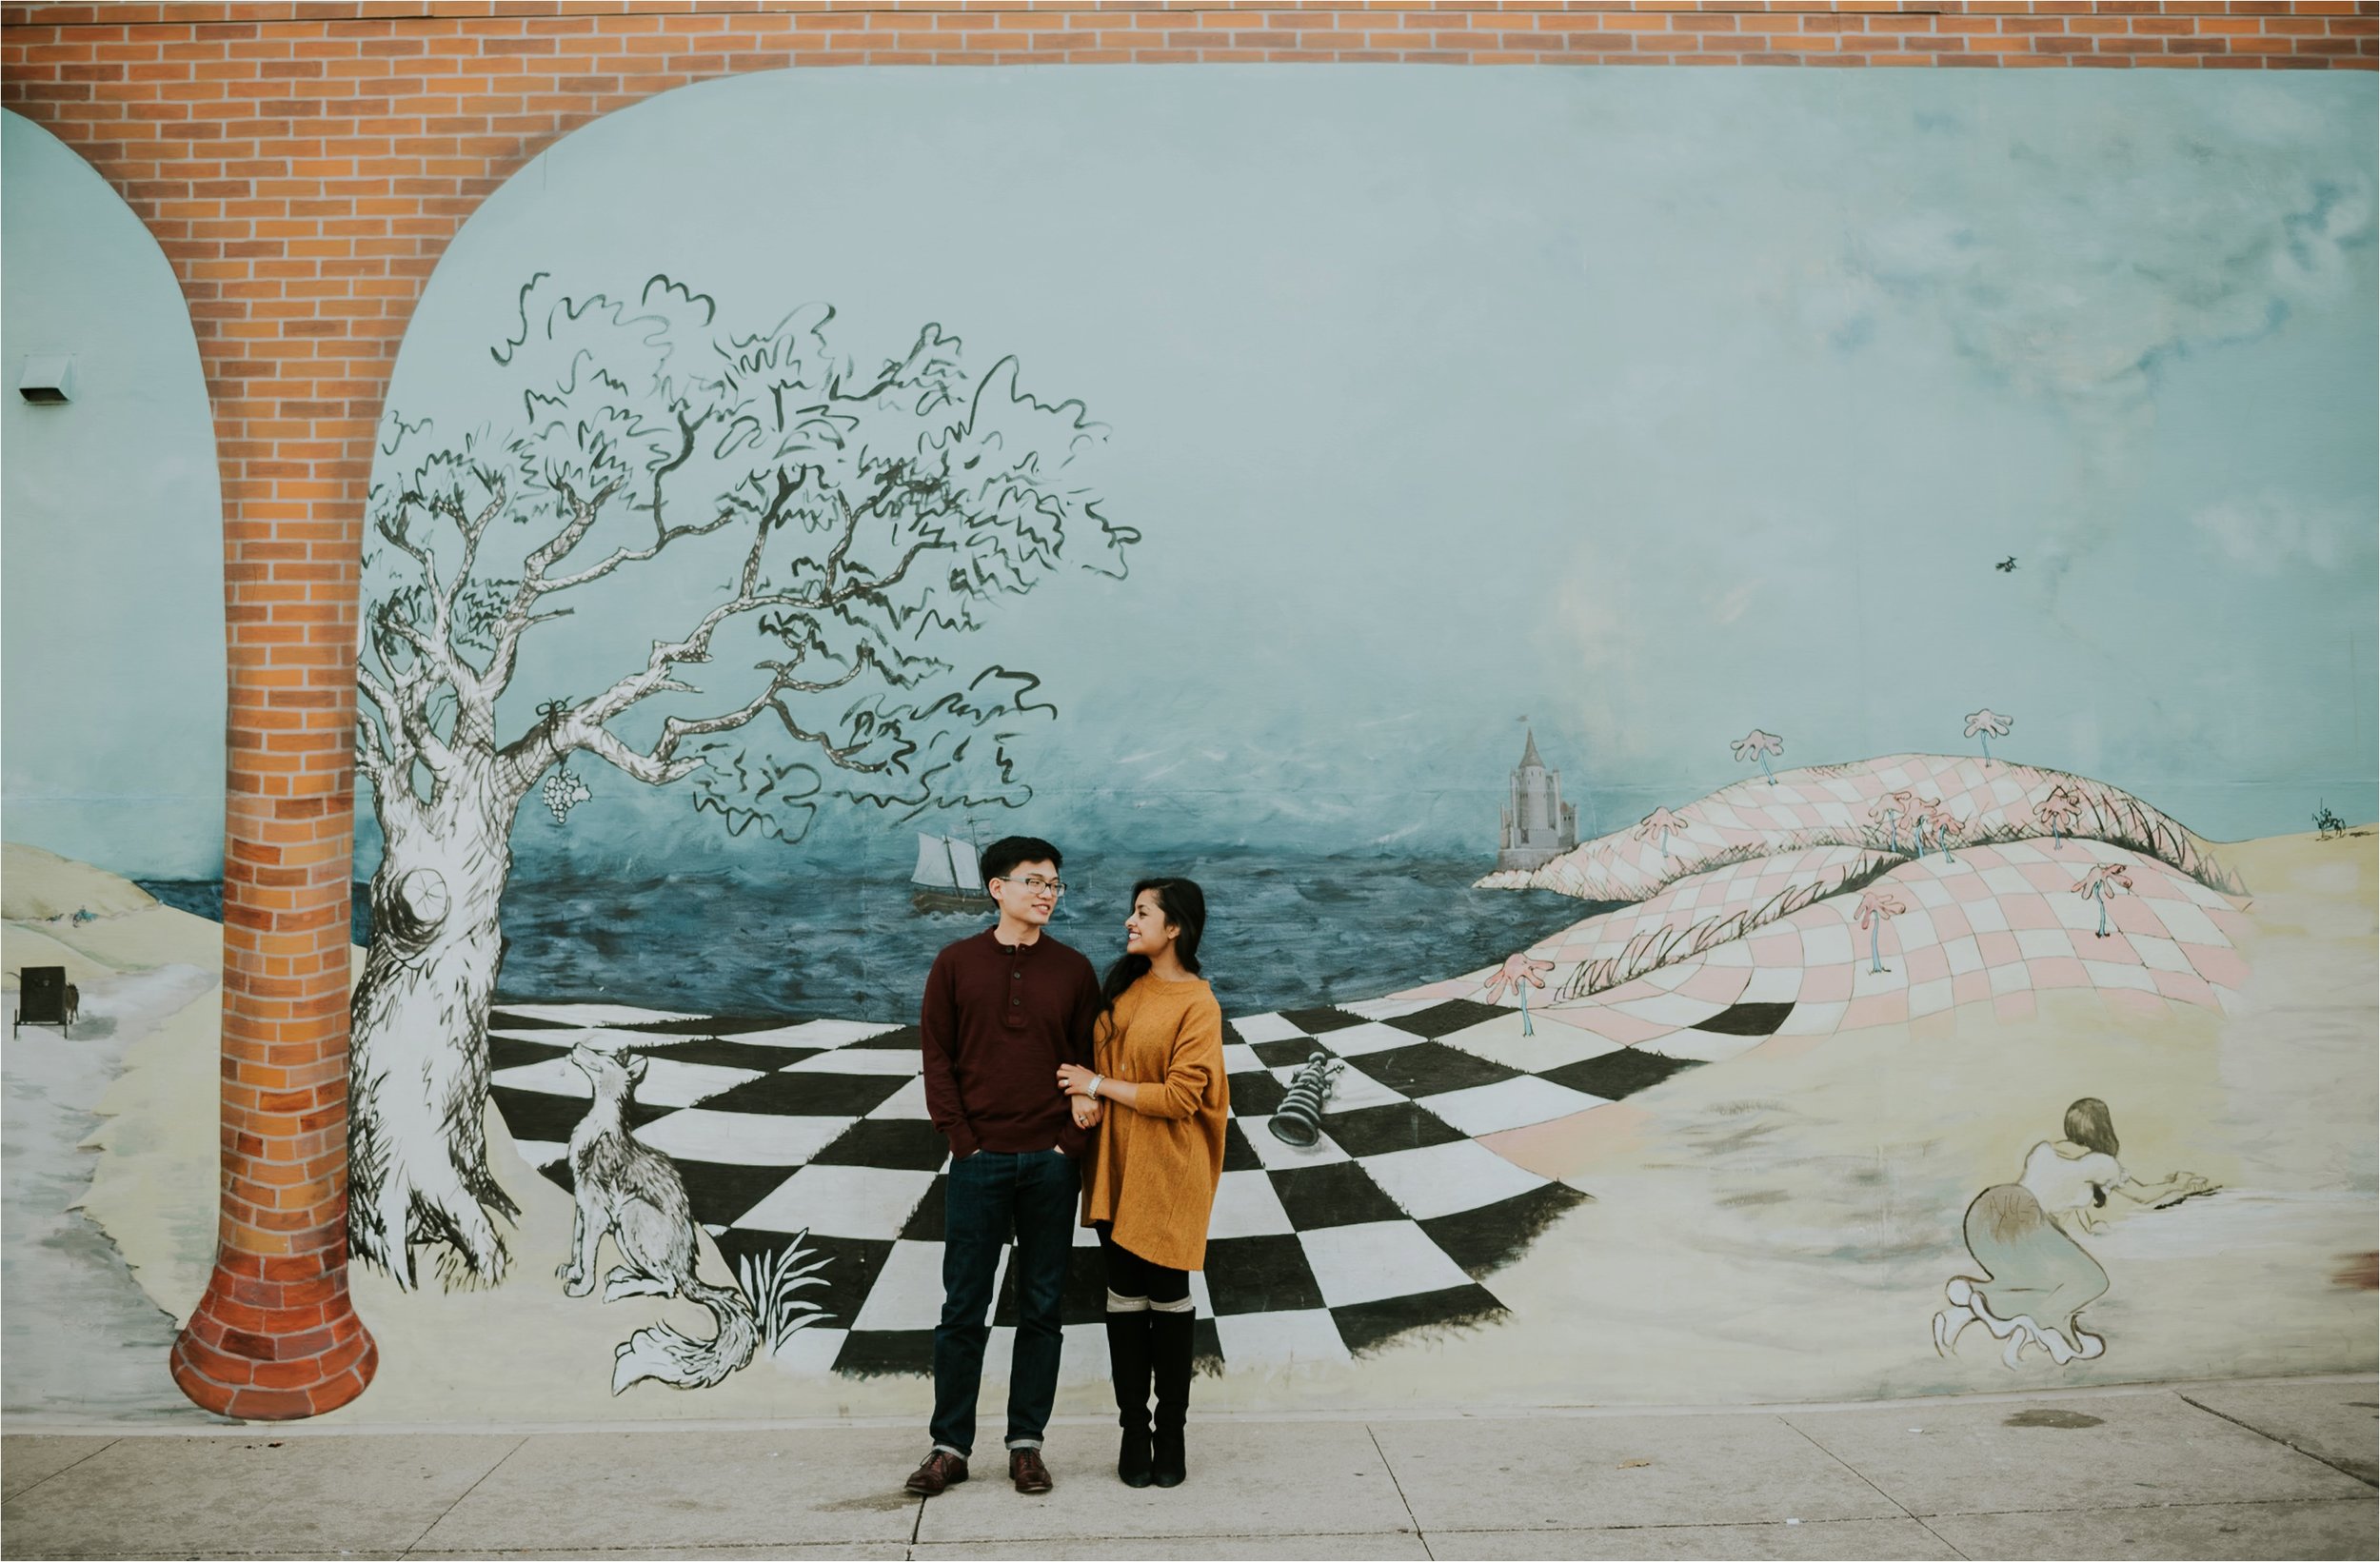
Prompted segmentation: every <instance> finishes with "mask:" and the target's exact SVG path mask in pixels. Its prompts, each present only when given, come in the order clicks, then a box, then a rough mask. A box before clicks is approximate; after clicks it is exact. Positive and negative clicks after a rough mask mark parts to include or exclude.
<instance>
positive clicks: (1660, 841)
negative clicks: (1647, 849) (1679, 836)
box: [1636, 808, 1686, 857]
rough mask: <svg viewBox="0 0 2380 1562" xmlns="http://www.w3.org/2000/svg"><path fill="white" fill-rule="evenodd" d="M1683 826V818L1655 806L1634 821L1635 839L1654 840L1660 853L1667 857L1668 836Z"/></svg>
mask: <svg viewBox="0 0 2380 1562" xmlns="http://www.w3.org/2000/svg"><path fill="white" fill-rule="evenodd" d="M1685 827H1686V821H1685V820H1684V819H1682V818H1680V817H1679V816H1678V815H1676V814H1674V813H1672V812H1670V811H1669V810H1668V809H1667V808H1656V809H1654V810H1653V812H1651V813H1649V814H1647V815H1645V816H1644V818H1642V819H1641V820H1638V821H1636V839H1637V840H1649V841H1652V842H1654V843H1655V844H1656V845H1657V846H1658V847H1659V848H1660V852H1661V855H1662V856H1663V857H1667V856H1668V855H1669V838H1670V837H1671V836H1672V835H1674V834H1676V832H1678V831H1680V830H1683V829H1684V828H1685Z"/></svg>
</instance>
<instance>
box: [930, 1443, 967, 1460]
mask: <svg viewBox="0 0 2380 1562" xmlns="http://www.w3.org/2000/svg"><path fill="white" fill-rule="evenodd" d="M934 1452H935V1453H947V1454H949V1455H950V1456H951V1457H952V1458H954V1459H963V1458H965V1457H966V1456H967V1451H966V1450H965V1449H963V1448H953V1447H951V1446H950V1445H949V1444H948V1443H936V1444H935V1445H934Z"/></svg>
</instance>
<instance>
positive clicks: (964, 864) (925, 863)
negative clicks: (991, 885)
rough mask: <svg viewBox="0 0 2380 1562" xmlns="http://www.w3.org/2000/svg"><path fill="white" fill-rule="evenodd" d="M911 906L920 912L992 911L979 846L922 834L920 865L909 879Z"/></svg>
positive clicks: (955, 838) (919, 833) (919, 847)
mask: <svg viewBox="0 0 2380 1562" xmlns="http://www.w3.org/2000/svg"><path fill="white" fill-rule="evenodd" d="M909 884H910V888H911V894H910V897H909V903H910V904H911V905H913V906H915V907H916V908H917V909H918V910H920V911H989V910H991V909H992V897H991V893H990V891H988V890H986V889H985V888H984V887H983V870H982V866H981V865H980V864H979V863H978V862H977V861H976V857H975V843H974V842H973V841H969V840H959V839H958V838H957V837H955V836H946V835H928V834H926V833H925V832H924V831H922V830H921V831H919V832H918V865H917V867H916V868H915V869H914V870H913V871H912V872H911V873H910V875H909Z"/></svg>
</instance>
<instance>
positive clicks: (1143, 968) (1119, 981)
mask: <svg viewBox="0 0 2380 1562" xmlns="http://www.w3.org/2000/svg"><path fill="white" fill-rule="evenodd" d="M1142 890H1155V891H1156V892H1157V909H1158V910H1159V911H1160V912H1161V913H1163V915H1164V918H1165V920H1166V922H1167V924H1168V925H1170V926H1172V927H1173V928H1174V929H1176V932H1175V934H1174V959H1178V960H1180V961H1181V968H1182V969H1183V970H1185V971H1187V972H1189V973H1190V974H1191V975H1192V976H1197V975H1198V974H1199V936H1200V934H1202V933H1204V932H1205V931H1206V892H1205V891H1204V890H1202V889H1200V888H1199V886H1198V885H1196V884H1194V883H1192V882H1191V881H1190V880H1187V879H1143V880H1140V882H1139V883H1137V884H1135V885H1133V886H1132V903H1133V904H1135V905H1139V904H1140V892H1141V891H1142ZM1148 970H1149V958H1148V957H1147V956H1146V955H1126V956H1124V957H1123V958H1122V959H1120V960H1118V961H1117V962H1116V963H1115V964H1113V965H1111V966H1109V967H1108V968H1107V979H1105V980H1104V981H1101V983H1100V1008H1101V1012H1102V1013H1104V1012H1105V1011H1107V1010H1111V1009H1113V1008H1115V1006H1116V1000H1117V999H1118V998H1121V997H1123V996H1124V989H1125V988H1127V987H1129V986H1131V985H1132V984H1133V983H1134V982H1136V981H1139V980H1140V979H1141V978H1142V977H1144V976H1146V975H1148Z"/></svg>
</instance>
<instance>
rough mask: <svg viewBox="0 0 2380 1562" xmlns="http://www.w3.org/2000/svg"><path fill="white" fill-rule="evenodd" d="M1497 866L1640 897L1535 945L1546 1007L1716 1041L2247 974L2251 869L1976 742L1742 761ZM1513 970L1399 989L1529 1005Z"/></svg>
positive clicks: (1528, 879)
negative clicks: (1762, 772) (2246, 878)
mask: <svg viewBox="0 0 2380 1562" xmlns="http://www.w3.org/2000/svg"><path fill="white" fill-rule="evenodd" d="M1920 832H1922V834H1921V833H1920ZM1481 882H1482V883H1483V885H1486V886H1489V887H1497V886H1506V885H1509V886H1510V887H1515V888H1517V887H1523V886H1526V887H1532V888H1541V889H1553V890H1557V891H1560V892H1562V893H1566V894H1570V895H1575V896H1577V897H1579V898H1581V899H1592V900H1631V901H1633V902H1634V903H1632V904H1629V905H1625V906H1622V907H1619V908H1618V909H1616V910H1613V911H1608V912H1604V913H1601V914H1599V915H1597V916H1594V917H1590V918H1587V919H1584V920H1582V921H1580V922H1578V923H1577V924H1576V925H1574V926H1572V927H1569V928H1567V929H1565V930H1563V931H1562V932H1560V933H1558V934H1557V935H1555V936H1554V937H1552V938H1550V939H1545V940H1543V941H1541V942H1539V943H1537V944H1536V945H1534V946H1532V947H1531V948H1529V949H1528V950H1526V951H1524V952H1523V953H1525V954H1526V955H1527V956H1528V957H1529V958H1530V959H1534V960H1539V961H1546V962H1550V964H1551V969H1550V970H1547V971H1546V972H1545V975H1546V981H1547V991H1546V992H1544V993H1541V994H1539V995H1537V998H1536V1000H1535V1002H1534V1003H1533V1004H1532V1006H1531V1007H1532V1012H1533V1013H1534V1014H1535V1015H1536V1016H1537V1018H1541V1019H1545V1020H1550V1021H1555V1022H1557V1024H1559V1025H1562V1026H1567V1027H1570V1028H1571V1030H1572V1031H1574V1032H1578V1033H1584V1035H1582V1036H1580V1037H1579V1038H1578V1042H1577V1044H1579V1045H1586V1046H1590V1047H1594V1048H1604V1047H1611V1046H1621V1047H1646V1046H1657V1047H1658V1048H1659V1049H1660V1050H1662V1051H1663V1052H1664V1053H1666V1054H1668V1055H1671V1056H1676V1057H1679V1058H1695V1059H1696V1060H1699V1061H1704V1062H1713V1061H1717V1060H1718V1059H1719V1058H1724V1057H1731V1056H1734V1055H1735V1054H1736V1053H1739V1052H1741V1051H1743V1050H1745V1049H1747V1048H1749V1047H1751V1046H1754V1045H1756V1044H1758V1042H1759V1041H1760V1040H1761V1039H1762V1038H1764V1037H1765V1036H1767V1035H1769V1034H1786V1035H1795V1034H1800V1035H1810V1034H1823V1033H1827V1032H1832V1031H1835V1030H1840V1029H1850V1028H1854V1027H1860V1026H1867V1025H1875V1024H1884V1023H1888V1022H1893V1021H1898V1020H1907V1019H1911V1018H1918V1017H1921V1016H1925V1015H1930V1014H1935V1013H1939V1012H1942V1011H1944V1010H1947V1009H1950V1008H1952V1007H1953V1006H1954V1005H1959V1004H1966V1003H1981V1002H1986V1001H1989V1002H1991V1003H1993V1005H1994V1007H1995V1008H1996V1009H1997V1010H1998V1012H2000V1013H2001V1014H2003V1015H2004V1016H2012V1017H2013V1016H2016V1015H2021V1014H2030V1013H2031V1012H2032V1010H2033V995H2034V994H2036V993H2039V992H2043V991H2048V990H2052V989H2057V988H2080V989H2093V990H2096V991H2098V992H2100V993H2102V994H2104V995H2106V996H2108V997H2109V998H2111V999H2112V1001H2114V1002H2116V1003H2118V1004H2128V1005H2133V1006H2139V1007H2146V1008H2152V1009H2154V1008H2161V1007H2162V1006H2163V1005H2165V1004H2166V1003H2169V1002H2174V1003H2188V1004H2194V1005H2201V1006H2207V1007H2218V1008H2219V1007H2223V1006H2225V1005H2226V1004H2227V1003H2228V1001H2229V1000H2230V999H2231V998H2232V997H2233V996H2235V995H2236V994H2237V992H2238V991H2239V989H2240V987H2241V985H2242V983H2243V982H2244V980H2245V979H2246V976H2247V967H2246V965H2245V963H2244V962H2243V961H2242V960H2241V959H2240V957H2239V955H2238V953H2237V951H2236V949H2235V947H2234V945H2235V940H2236V939H2237V938H2238V937H2239V935H2240V933H2241V931H2242V929H2243V928H2244V926H2245V918H2244V917H2243V916H2242V914H2241V913H2240V911H2239V910H2238V909H2237V908H2236V906H2235V904H2234V902H2233V899H2232V896H2233V895H2234V894H2236V893H2237V892H2238V889H2239V886H2238V885H2237V883H2236V882H2235V881H2233V880H2231V878H2230V877H2229V875H2228V874H2227V872H2226V870H2225V869H2224V868H2223V866H2222V865H2221V863H2220V862H2218V861H2217V860H2215V858H2214V856H2213V854H2212V852H2211V850H2210V849H2209V847H2208V845H2207V843H2206V842H2205V841H2203V840H2199V839H2198V838H2197V837H2195V836H2193V835H2192V834H2191V833H2190V832H2189V831H2188V830H2187V829H2185V828H2184V827H2183V826H2182V825H2181V824H2179V823H2178V822H2176V821H2173V820H2172V819H2171V818H2169V817H2168V816H2167V815H2165V814H2163V813H2160V812H2159V811H2158V810H2156V809H2155V808H2152V807H2151V806H2150V805H2149V804H2147V803H2145V802H2142V801H2140V800H2139V799H2137V798H2134V797H2132V795H2131V794H2129V793H2127V792H2124V791H2123V790H2121V789H2120V788H2117V787H2113V786H2110V785H2108V784H2106V783H2105V782H2102V781H2092V780H2090V779H2089V778H2087V777H2081V776H2075V775H2071V774H2068V773H2066V772H2063V771H2056V770H2048V769H2043V768H2040V767H2037V766H2032V765H2017V764H2006V763H2001V762H1998V761H1982V760H1977V759H1973V758H1966V757H1955V758H1954V757H1950V756H1941V755H1921V754H1920V755H1911V754H1904V755H1895V756H1894V757H1892V758H1889V759H1884V760H1876V761H1868V762H1866V763H1860V764H1845V765H1828V766H1823V767H1816V768H1811V769H1805V770H1796V771H1787V772H1783V773H1780V774H1779V775H1778V776H1777V777H1776V779H1775V783H1774V784H1771V783H1770V782H1769V781H1766V780H1765V779H1755V780H1752V781H1744V782H1739V783H1737V784H1735V785H1733V786H1729V787H1727V788H1725V789H1723V790H1721V791H1718V792H1715V793H1713V794H1712V795H1710V796H1709V797H1707V798H1704V799H1702V800H1700V801H1696V802H1693V803H1689V804H1687V805H1685V806H1683V807H1680V808H1677V809H1676V810H1675V811H1671V810H1661V811H1659V812H1657V813H1656V815H1655V816H1652V817H1651V818H1648V820H1647V821H1645V822H1644V824H1642V825H1632V826H1630V827H1629V828H1628V829H1626V830H1623V831H1617V832H1615V833H1613V834H1611V835H1607V836H1603V837H1601V838H1599V839H1597V840H1591V841H1588V842H1586V843H1585V844H1583V845H1581V846H1580V847H1578V848H1577V850H1576V851H1574V852H1571V853H1568V854H1566V855H1565V856H1563V857H1561V858H1559V859H1557V860H1554V861H1552V862H1549V863H1547V864H1545V865H1544V866H1543V867H1541V868H1539V869H1537V871H1536V872H1534V873H1531V874H1527V875H1517V874H1498V875H1496V876H1493V877H1491V878H1490V879H1487V880H1482V881H1481ZM2216 886H2220V887H2219V888H2218V887H2216ZM2227 892H2229V893H2227ZM1500 969H1502V965H1501V964H1500V963H1499V964H1498V965H1497V966H1492V967H1488V968H1485V969H1483V970H1481V971H1478V972H1475V973H1472V974H1471V975H1468V976H1465V977H1461V978H1458V979H1454V980H1451V981H1445V982H1438V983H1433V984H1431V985H1429V986H1427V987H1421V988H1416V989H1414V990H1413V991H1412V992H1411V993H1408V994H1401V995H1398V996H1399V997H1402V998H1416V999H1418V998H1456V997H1460V998H1471V999H1473V1000H1476V1001H1483V1002H1496V1003H1501V1004H1503V1005H1504V1006H1508V1007H1509V1006H1516V1005H1517V1002H1518V998H1517V995H1515V994H1513V993H1510V992H1509V991H1505V990H1504V989H1503V988H1501V987H1498V988H1497V989H1496V990H1494V991H1491V984H1492V983H1493V981H1494V979H1495V976H1496V974H1497V971H1498V970H1500ZM1772 1021H1773V1023H1772ZM1541 1034H1542V1033H1541ZM1557 1035H1558V1033H1557ZM1552 1044H1553V1045H1554V1046H1555V1047H1556V1049H1557V1050H1558V1049H1559V1047H1560V1046H1562V1045H1564V1044H1566V1043H1564V1042H1561V1041H1556V1042H1554V1043H1552Z"/></svg>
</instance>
